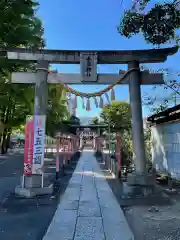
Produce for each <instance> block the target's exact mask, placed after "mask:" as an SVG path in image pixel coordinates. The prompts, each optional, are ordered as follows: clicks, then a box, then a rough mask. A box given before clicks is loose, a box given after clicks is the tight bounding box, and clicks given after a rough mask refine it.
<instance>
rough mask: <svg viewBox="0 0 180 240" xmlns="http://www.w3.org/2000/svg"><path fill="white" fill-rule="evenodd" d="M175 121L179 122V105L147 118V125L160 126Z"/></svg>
mask: <svg viewBox="0 0 180 240" xmlns="http://www.w3.org/2000/svg"><path fill="white" fill-rule="evenodd" d="M175 121H180V104H178V105H176V106H174V107H171V108H168V109H166V110H164V111H161V112H159V113H156V114H154V115H152V116H149V117H148V118H147V123H150V124H154V123H155V124H161V123H167V122H175Z"/></svg>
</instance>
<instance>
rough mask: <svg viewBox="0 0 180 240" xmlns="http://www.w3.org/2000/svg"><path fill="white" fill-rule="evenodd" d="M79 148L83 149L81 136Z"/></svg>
mask: <svg viewBox="0 0 180 240" xmlns="http://www.w3.org/2000/svg"><path fill="white" fill-rule="evenodd" d="M79 148H80V149H81V148H82V136H80V146H79Z"/></svg>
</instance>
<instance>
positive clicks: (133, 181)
mask: <svg viewBox="0 0 180 240" xmlns="http://www.w3.org/2000/svg"><path fill="white" fill-rule="evenodd" d="M132 68H136V69H137V70H136V71H134V72H132V73H131V75H130V81H129V98H130V105H131V115H132V139H133V155H134V159H133V161H134V164H135V172H134V173H133V174H129V175H128V184H129V185H149V184H152V181H149V179H150V176H149V179H148V178H147V177H148V175H147V171H146V154H145V142H144V129H143V116H142V102H141V82H140V69H139V62H137V61H132V62H130V63H128V69H132ZM138 69H139V70H138Z"/></svg>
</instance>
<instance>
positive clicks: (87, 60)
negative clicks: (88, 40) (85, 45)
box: [80, 52, 97, 82]
mask: <svg viewBox="0 0 180 240" xmlns="http://www.w3.org/2000/svg"><path fill="white" fill-rule="evenodd" d="M80 69H81V81H82V82H97V54H96V53H90V52H89V53H88V52H85V53H80Z"/></svg>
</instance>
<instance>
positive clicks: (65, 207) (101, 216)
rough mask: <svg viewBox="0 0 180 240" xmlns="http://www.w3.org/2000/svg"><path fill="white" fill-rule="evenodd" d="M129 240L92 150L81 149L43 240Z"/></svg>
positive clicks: (128, 232)
mask: <svg viewBox="0 0 180 240" xmlns="http://www.w3.org/2000/svg"><path fill="white" fill-rule="evenodd" d="M58 239H59V240H133V239H134V237H133V235H132V232H131V230H130V228H129V226H128V224H127V222H126V219H125V217H124V214H123V212H122V210H121V208H120V206H119V204H118V202H117V200H116V199H115V197H114V195H113V193H112V191H111V189H110V187H109V185H108V183H107V182H106V180H105V178H104V175H103V173H102V172H101V170H100V167H99V164H98V163H97V161H96V159H95V157H94V155H93V152H90V151H84V152H83V153H82V156H81V158H80V160H79V162H78V164H77V167H76V169H75V171H74V174H73V176H72V178H71V180H70V182H69V185H68V187H67V189H66V191H65V193H64V196H63V198H62V199H61V201H60V204H59V206H58V208H57V211H56V213H55V215H54V218H53V220H52V222H51V224H50V226H49V228H48V230H47V233H46V235H45V236H44V238H43V240H58Z"/></svg>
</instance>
